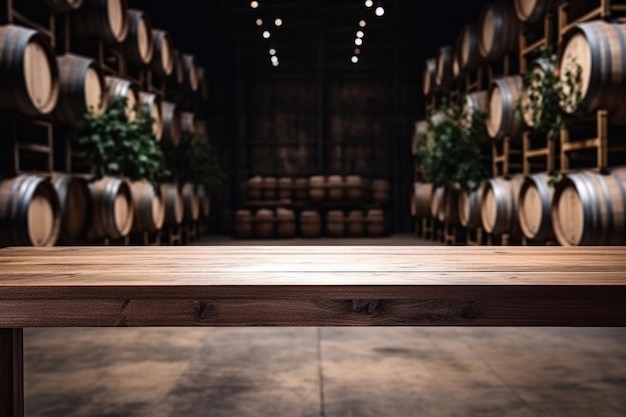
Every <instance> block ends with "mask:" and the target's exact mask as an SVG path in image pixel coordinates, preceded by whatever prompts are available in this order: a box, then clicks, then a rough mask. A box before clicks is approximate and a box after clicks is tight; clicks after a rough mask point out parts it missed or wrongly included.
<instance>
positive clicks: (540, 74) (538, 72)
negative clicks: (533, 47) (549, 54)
mask: <svg viewBox="0 0 626 417" xmlns="http://www.w3.org/2000/svg"><path fill="white" fill-rule="evenodd" d="M529 70H530V71H531V73H532V77H531V80H530V82H524V87H523V90H522V97H521V104H522V116H523V119H524V122H525V123H526V125H527V126H529V127H533V126H535V122H534V120H533V108H535V109H536V110H535V112H536V113H538V115H539V116H540V115H541V111H542V106H543V96H542V95H541V94H535V95H534V96H532V97H531V91H533V90H535V91H536V90H537V87H538V86H541V84H542V83H543V82H544V78H545V76H546V74H551V73H554V65H553V64H552V62H551V61H550V60H549V59H547V58H539V59H535V60H533V61H532V62H531V63H530V65H529ZM539 88H540V87H539Z"/></svg>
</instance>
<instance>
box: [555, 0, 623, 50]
mask: <svg viewBox="0 0 626 417" xmlns="http://www.w3.org/2000/svg"><path fill="white" fill-rule="evenodd" d="M620 16H626V1H625V0H595V1H589V2H581V1H575V0H573V1H572V0H569V1H563V3H561V4H560V5H559V7H558V26H559V43H560V42H561V39H562V38H563V35H565V33H567V31H568V30H570V29H571V28H572V26H573V25H576V24H578V23H583V22H588V21H590V20H595V19H612V18H616V17H620Z"/></svg>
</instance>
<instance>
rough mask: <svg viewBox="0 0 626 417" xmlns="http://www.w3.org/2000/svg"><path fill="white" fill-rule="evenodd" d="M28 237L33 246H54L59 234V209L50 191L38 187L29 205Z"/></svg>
mask: <svg viewBox="0 0 626 417" xmlns="http://www.w3.org/2000/svg"><path fill="white" fill-rule="evenodd" d="M27 221H28V235H29V237H30V241H31V242H32V245H33V246H53V245H54V244H55V243H56V240H57V238H58V234H59V208H58V206H57V207H55V205H54V204H53V200H51V195H50V193H49V190H47V189H43V188H42V187H38V189H37V190H36V191H35V193H34V195H33V197H32V199H31V201H30V203H29V205H28V220H27Z"/></svg>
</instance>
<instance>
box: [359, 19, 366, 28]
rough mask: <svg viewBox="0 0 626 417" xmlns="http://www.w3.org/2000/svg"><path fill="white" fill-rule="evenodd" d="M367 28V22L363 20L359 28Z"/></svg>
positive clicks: (360, 21)
mask: <svg viewBox="0 0 626 417" xmlns="http://www.w3.org/2000/svg"><path fill="white" fill-rule="evenodd" d="M365 26H367V22H366V21H365V20H363V19H361V20H359V27H360V28H364V27H365Z"/></svg>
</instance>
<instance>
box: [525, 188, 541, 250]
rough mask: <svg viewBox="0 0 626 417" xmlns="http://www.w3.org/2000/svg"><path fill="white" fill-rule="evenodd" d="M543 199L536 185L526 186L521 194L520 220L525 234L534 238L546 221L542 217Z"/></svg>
mask: <svg viewBox="0 0 626 417" xmlns="http://www.w3.org/2000/svg"><path fill="white" fill-rule="evenodd" d="M543 212H544V209H543V199H542V198H541V194H540V193H539V190H538V189H537V187H535V186H534V185H528V186H526V187H524V189H523V191H522V193H521V195H520V206H519V220H520V226H521V228H522V231H523V232H524V235H525V236H526V237H527V238H529V239H534V238H535V237H536V236H537V235H538V234H539V231H540V228H541V225H542V223H543V221H544V219H543V217H542V213H543Z"/></svg>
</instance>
